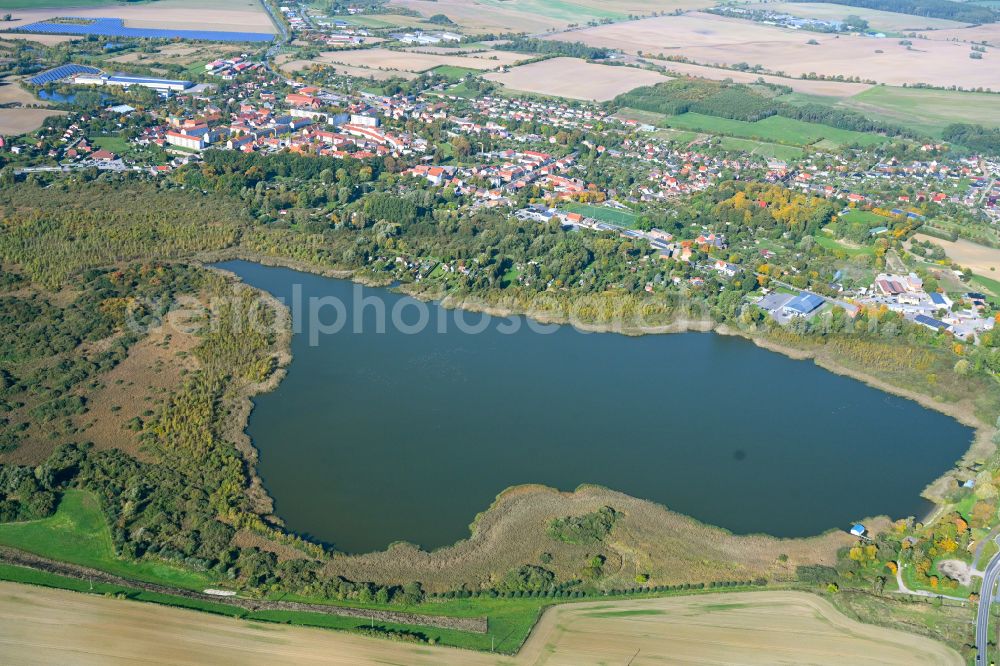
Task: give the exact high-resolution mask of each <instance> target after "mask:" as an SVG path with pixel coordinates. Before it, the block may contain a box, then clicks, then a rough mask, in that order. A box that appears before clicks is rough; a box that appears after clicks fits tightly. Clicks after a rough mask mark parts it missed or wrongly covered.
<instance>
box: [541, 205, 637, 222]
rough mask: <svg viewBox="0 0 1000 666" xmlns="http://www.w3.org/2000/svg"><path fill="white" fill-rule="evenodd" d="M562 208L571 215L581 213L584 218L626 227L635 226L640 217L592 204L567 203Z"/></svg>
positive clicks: (628, 212)
mask: <svg viewBox="0 0 1000 666" xmlns="http://www.w3.org/2000/svg"><path fill="white" fill-rule="evenodd" d="M560 207H561V208H563V209H564V210H567V211H569V212H570V213H579V214H580V215H583V216H584V217H592V218H594V219H595V220H600V221H601V222H610V223H611V224H620V225H622V226H624V227H631V226H633V225H634V224H635V220H636V217H638V216H637V215H636V214H635V213H633V212H632V211H630V210H621V209H618V208H610V207H608V206H592V205H590V204H582V203H576V202H567V203H564V204H561V205H560Z"/></svg>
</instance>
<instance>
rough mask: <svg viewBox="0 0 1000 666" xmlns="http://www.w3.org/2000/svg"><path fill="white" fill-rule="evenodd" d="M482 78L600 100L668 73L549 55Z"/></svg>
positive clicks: (664, 78)
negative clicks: (544, 58)
mask: <svg viewBox="0 0 1000 666" xmlns="http://www.w3.org/2000/svg"><path fill="white" fill-rule="evenodd" d="M484 78H486V79H489V80H490V81H495V82H496V83H501V84H503V85H504V86H506V87H508V88H510V89H511V90H518V91H522V92H529V93H537V94H539V95H551V96H554V97H566V98H569V99H582V100H593V101H598V102H603V101H606V100H609V99H613V98H614V97H616V96H617V95H620V94H621V93H623V92H628V91H629V90H632V89H634V88H638V87H639V86H650V85H654V84H657V83H660V82H661V81H667V80H669V78H670V77H667V76H664V75H662V74H657V73H656V72H651V71H649V70H644V69H637V68H635V67H615V66H611V65H596V64H593V63H589V62H586V61H584V60H580V59H578V58H550V59H548V60H542V61H540V62H533V63H531V64H528V65H521V66H520V67H514V68H513V69H511V70H510V71H509V72H494V73H490V74H486V75H485V76H484Z"/></svg>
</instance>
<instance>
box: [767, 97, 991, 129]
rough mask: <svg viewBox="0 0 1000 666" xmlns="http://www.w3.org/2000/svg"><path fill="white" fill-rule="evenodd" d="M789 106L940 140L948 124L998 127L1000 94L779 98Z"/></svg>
mask: <svg viewBox="0 0 1000 666" xmlns="http://www.w3.org/2000/svg"><path fill="white" fill-rule="evenodd" d="M779 99H780V100H781V101H783V102H788V103H789V104H797V105H798V104H823V105H824V106H833V107H836V108H843V109H850V110H852V111H857V112H858V113H863V114H864V115H866V116H868V117H870V118H872V119H874V120H881V121H883V122H886V123H892V124H895V125H901V126H903V127H906V128H909V129H912V130H914V131H917V132H922V133H925V134H927V135H929V136H933V137H937V136H940V134H941V130H942V129H944V127H945V126H947V125H949V124H951V123H967V122H971V123H977V124H979V125H987V126H992V127H1000V94H993V93H970V92H956V91H953V90H931V89H926V88H896V87H893V86H874V87H872V88H870V89H869V90H866V91H865V92H863V93H859V94H857V95H855V96H853V97H847V98H844V99H839V100H838V99H835V98H831V97H819V96H816V95H803V94H801V93H792V94H790V95H783V96H782V97H780V98H779Z"/></svg>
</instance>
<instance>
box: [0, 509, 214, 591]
mask: <svg viewBox="0 0 1000 666" xmlns="http://www.w3.org/2000/svg"><path fill="white" fill-rule="evenodd" d="M0 545H4V546H11V547H14V548H19V549H21V550H25V551H28V552H30V553H35V554H36V555H41V556H43V557H49V558H52V559H54V560H60V561H62V562H70V563H73V564H79V565H81V566H85V567H92V568H94V569H101V570H103V571H107V572H109V573H113V574H116V575H119V576H126V577H129V578H135V579H138V580H144V581H149V582H154V583H161V584H163V585H172V586H176V587H184V588H188V589H193V590H202V589H204V588H206V587H209V586H210V585H211V584H212V582H213V579H212V578H209V577H208V576H207V575H205V574H201V573H197V572H194V571H189V570H187V569H182V568H180V567H177V566H173V565H170V564H167V563H165V562H127V561H125V560H119V559H118V558H117V557H115V554H114V549H113V548H112V544H111V531H110V530H109V529H108V525H107V522H105V519H104V514H103V512H102V511H101V507H100V504H99V503H98V501H97V497H95V496H94V495H93V494H91V493H89V492H85V491H82V490H67V491H66V493H65V494H64V495H63V498H62V501H61V502H60V503H59V507H58V509H57V510H56V512H55V514H54V515H52V516H50V517H48V518H44V519H42V520H33V521H30V522H24V523H2V524H0Z"/></svg>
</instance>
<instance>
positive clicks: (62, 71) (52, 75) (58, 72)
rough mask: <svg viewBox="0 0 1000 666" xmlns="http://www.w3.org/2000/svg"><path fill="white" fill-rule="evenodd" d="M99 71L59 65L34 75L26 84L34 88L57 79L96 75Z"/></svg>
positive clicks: (94, 68)
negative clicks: (76, 75) (77, 75)
mask: <svg viewBox="0 0 1000 666" xmlns="http://www.w3.org/2000/svg"><path fill="white" fill-rule="evenodd" d="M100 71H101V70H99V69H97V68H96V67H87V66H86V65H59V66H58V67H55V68H53V69H50V70H48V71H46V72H42V73H41V74H36V75H35V76H33V77H31V78H30V79H28V83H31V84H33V85H36V86H43V85H45V84H46V83H51V82H53V81H58V80H59V79H65V78H66V77H67V76H73V75H75V74H97V73H98V72H100Z"/></svg>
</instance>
